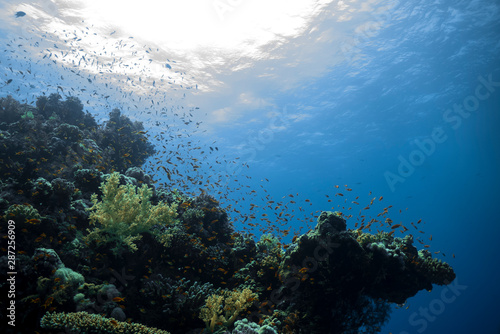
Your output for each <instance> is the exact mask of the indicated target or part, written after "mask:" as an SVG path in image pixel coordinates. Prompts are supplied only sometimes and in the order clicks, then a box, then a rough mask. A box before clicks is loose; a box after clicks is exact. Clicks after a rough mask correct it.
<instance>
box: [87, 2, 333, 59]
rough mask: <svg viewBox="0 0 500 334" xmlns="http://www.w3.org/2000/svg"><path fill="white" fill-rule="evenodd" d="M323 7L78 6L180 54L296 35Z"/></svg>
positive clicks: (302, 4) (281, 4)
mask: <svg viewBox="0 0 500 334" xmlns="http://www.w3.org/2000/svg"><path fill="white" fill-rule="evenodd" d="M325 4H326V3H325V2H322V3H321V4H319V3H318V2H317V1H297V0H295V1H290V0H288V1H285V0H279V1H273V2H269V1H265V0H252V1H243V0H240V1H234V0H231V1H229V0H214V1H185V0H184V1H181V0H179V1H162V0H142V1H123V0H106V1H102V0H86V1H82V2H81V5H82V6H84V8H85V9H84V11H85V14H86V15H88V16H89V19H90V20H94V21H97V22H101V23H103V22H105V23H106V24H108V25H109V26H110V27H116V28H118V29H120V30H122V31H123V32H124V33H126V34H130V35H134V36H136V37H140V38H143V39H145V40H150V41H155V42H156V43H158V44H161V45H164V46H165V47H167V48H171V49H177V50H178V51H182V50H185V51H189V50H193V49H197V48H206V47H214V48H221V49H236V48H240V47H241V46H242V45H245V44H252V45H253V46H254V47H255V46H260V45H264V44H266V43H268V42H270V41H272V40H274V39H279V38H282V37H290V36H294V35H298V34H300V33H301V32H303V31H304V29H306V28H307V25H308V23H309V22H310V20H311V19H312V18H313V17H314V15H315V14H316V13H317V12H318V11H319V10H320V9H321V7H322V6H324V5H325Z"/></svg>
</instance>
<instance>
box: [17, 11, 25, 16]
mask: <svg viewBox="0 0 500 334" xmlns="http://www.w3.org/2000/svg"><path fill="white" fill-rule="evenodd" d="M24 15H26V13H25V12H21V11H19V12H17V13H16V17H23V16H24Z"/></svg>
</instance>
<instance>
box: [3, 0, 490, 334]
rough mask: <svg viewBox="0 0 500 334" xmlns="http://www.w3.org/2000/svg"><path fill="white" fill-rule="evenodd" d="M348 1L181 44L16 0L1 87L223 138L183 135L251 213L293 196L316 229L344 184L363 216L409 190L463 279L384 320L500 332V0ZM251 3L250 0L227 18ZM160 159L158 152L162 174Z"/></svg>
mask: <svg viewBox="0 0 500 334" xmlns="http://www.w3.org/2000/svg"><path fill="white" fill-rule="evenodd" d="M369 3H371V10H368V11H363V10H362V8H365V6H368V5H369ZM148 5H152V4H148ZM317 5H318V6H319V4H317ZM347 5H348V6H350V7H349V8H350V9H352V10H351V11H349V10H345V9H344V10H341V7H342V6H341V4H340V3H323V5H321V6H320V7H321V11H320V12H318V13H315V14H314V15H313V14H311V15H310V16H307V17H306V20H305V22H306V23H305V25H304V26H303V27H302V28H303V29H300V30H298V31H296V32H294V34H288V35H287V34H284V35H281V36H280V35H278V34H276V35H274V37H273V38H274V39H272V40H271V41H269V42H267V43H260V44H259V43H258V42H256V41H252V40H250V41H249V42H248V43H247V44H246V45H245V48H243V47H241V48H240V49H232V50H227V49H220V48H213V49H210V47H209V46H206V45H204V46H202V47H199V48H196V49H190V50H187V51H186V50H184V51H182V50H181V49H179V48H177V46H176V45H173V44H168V43H165V42H164V41H157V40H148V39H147V38H146V37H144V35H141V36H134V31H125V29H124V28H123V27H119V26H113V23H107V22H105V21H104V22H103V21H100V22H97V21H92V20H93V19H92V18H89V17H86V14H87V12H86V11H85V10H84V9H85V7H84V5H83V3H81V2H75V5H74V6H75V7H74V8H71V5H68V4H63V3H62V1H61V2H60V1H57V0H54V1H41V2H36V3H35V2H33V3H32V2H20V1H5V0H4V1H2V3H1V4H0V7H1V8H0V9H1V14H0V22H2V23H0V46H1V48H0V61H1V62H0V81H1V82H0V96H2V97H4V96H7V95H9V94H10V95H13V96H14V97H15V98H17V99H19V100H24V101H25V102H27V103H32V102H33V101H34V100H35V99H36V96H38V95H40V94H42V93H45V94H50V93H54V92H59V93H60V94H61V95H63V96H69V95H76V96H78V97H80V99H81V100H82V102H83V103H84V106H85V108H86V110H88V111H90V112H92V113H93V114H95V115H96V116H97V117H98V118H101V119H105V117H106V115H107V113H108V112H109V111H110V110H111V108H114V107H119V108H121V109H122V111H123V112H124V113H125V114H127V115H128V116H130V117H131V118H132V119H134V120H140V121H143V122H144V124H145V127H146V129H148V131H150V133H151V134H152V135H154V134H159V133H160V132H161V131H166V130H167V129H170V130H169V131H172V132H171V133H174V134H180V136H179V137H176V138H174V139H173V140H170V141H168V143H166V142H160V141H157V142H155V144H156V145H158V148H160V149H161V145H167V146H168V147H169V148H171V147H174V148H175V147H177V145H178V144H179V143H184V144H186V143H187V141H192V142H193V144H192V146H191V147H194V146H198V145H199V146H203V147H210V146H213V147H215V146H217V148H218V150H213V151H209V150H208V149H207V151H206V152H205V153H200V150H193V151H191V150H190V149H189V147H187V148H181V150H183V149H184V150H185V152H186V154H188V153H189V154H192V155H193V156H195V157H199V158H200V159H203V157H206V160H203V161H205V164H204V165H203V168H205V169H202V170H201V171H198V172H197V173H201V174H202V175H210V174H213V173H219V175H221V178H220V180H219V181H218V182H217V184H215V185H214V187H213V189H211V191H212V192H213V193H216V194H217V192H218V191H220V192H221V194H219V196H221V197H222V196H224V197H222V198H221V200H222V202H223V203H226V204H232V205H233V206H234V207H235V208H238V210H240V212H242V213H245V212H248V210H249V203H250V202H252V203H255V204H257V205H262V203H265V202H266V201H267V200H269V199H271V198H272V199H276V200H280V199H282V198H283V197H284V196H286V198H287V200H288V199H289V198H290V197H288V195H289V194H294V196H295V197H294V198H297V200H296V202H297V203H296V206H294V205H292V204H290V206H289V209H290V210H291V209H292V208H295V209H297V210H296V212H298V214H297V220H296V221H295V222H293V224H294V225H293V227H294V228H299V227H300V226H303V230H302V232H304V231H305V230H306V229H307V227H306V225H309V226H310V227H313V226H314V222H310V221H308V219H309V218H311V217H313V216H314V215H317V214H318V212H319V211H322V210H331V209H332V207H333V209H341V207H342V206H343V205H344V202H343V201H344V200H346V201H347V205H345V208H344V209H343V210H342V211H343V212H345V213H346V214H349V213H351V214H352V215H353V216H354V217H353V218H351V219H350V220H348V227H350V228H354V226H353V225H354V223H355V221H356V216H357V215H358V211H359V209H360V208H359V207H356V208H355V209H352V210H347V209H348V207H349V205H348V204H349V203H350V202H351V201H353V200H354V198H355V197H356V196H359V201H360V202H362V203H361V204H362V205H363V204H364V205H366V203H367V202H369V201H370V199H371V198H373V197H376V198H377V199H378V198H379V197H380V196H383V200H382V201H381V202H380V203H378V202H377V203H376V204H375V205H376V207H373V208H372V209H371V210H379V211H381V209H382V208H383V207H386V206H388V205H392V206H393V207H392V209H391V213H392V214H393V215H392V217H393V220H394V221H396V220H398V221H399V220H401V221H404V222H410V221H413V222H415V221H417V220H419V219H422V220H423V222H424V225H423V227H422V229H423V230H424V231H425V232H426V234H425V235H422V236H421V237H422V239H423V240H425V242H426V243H429V244H430V245H431V247H432V248H431V249H432V251H438V250H439V251H441V252H442V253H445V256H443V254H442V253H441V254H436V255H435V256H437V257H440V258H442V259H443V260H445V261H447V262H449V263H450V264H451V265H452V266H453V267H454V269H455V271H456V274H457V278H456V280H455V282H453V283H452V284H451V285H450V286H448V287H435V288H434V289H433V291H432V292H427V291H421V292H420V293H418V294H417V295H416V296H415V297H413V298H411V299H409V300H408V301H407V304H406V305H404V306H402V307H401V308H399V309H395V310H394V312H393V313H392V317H391V320H390V322H389V323H388V324H387V325H386V327H385V328H384V329H383V331H382V332H383V333H389V332H391V333H394V334H396V333H397V334H403V333H429V334H430V333H471V332H475V333H498V332H500V320H499V318H498V299H499V298H500V289H499V288H498V282H500V270H499V269H498V263H499V261H498V258H497V247H498V238H499V233H500V226H499V224H498V218H497V217H498V211H497V203H498V201H499V200H500V196H499V195H498V193H499V189H500V178H499V177H498V171H499V170H500V149H499V146H498V143H500V132H499V129H500V115H499V112H500V15H499V14H500V4H499V3H498V1H493V0H477V1H435V2H433V3H431V2H428V1H413V0H410V1H406V2H404V3H399V2H396V1H394V2H389V3H385V5H384V4H382V3H380V4H378V3H377V2H369V1H366V2H362V3H360V4H351V3H349V4H347ZM72 9H73V11H71V10H72ZM194 10H195V9H193V11H194ZM262 10H263V11H265V8H262ZM18 11H23V12H25V13H26V15H25V16H21V17H16V15H15V14H16V12H18ZM244 11H245V3H243V2H239V3H238V4H234V6H232V7H231V10H229V11H228V12H226V13H225V15H226V16H225V20H222V21H221V22H220V24H221V25H222V26H224V25H225V24H227V25H229V24H230V22H231V15H242V14H243V13H244ZM207 15H216V13H215V14H214V13H211V14H207ZM342 15H346V19H342V20H340V19H338V18H339V17H341V16H342ZM105 16H106V15H104V17H105ZM131 20H134V18H133V17H132V18H131ZM186 24H188V25H191V26H195V27H196V28H197V29H200V30H202V29H204V27H202V26H196V25H197V22H196V21H194V22H193V21H191V20H190V19H189V17H186ZM312 28H314V30H312ZM179 29H184V28H183V27H179ZM113 31H115V33H113ZM166 33H168V34H175V33H176V32H175V31H169V32H166ZM125 44H128V45H126V46H124V45H125ZM249 50H251V51H252V52H249ZM97 62H99V63H97ZM167 65H168V66H167ZM28 70H29V72H28ZM21 72H22V73H21ZM10 79H12V81H11V82H9V83H7V82H8V80H10ZM195 107H197V108H199V109H195ZM162 111H163V114H162ZM186 113H187V114H186ZM189 113H191V115H189ZM183 116H184V118H183ZM184 122H186V123H189V124H185V123H184ZM197 122H200V123H199V124H198V125H196V123H197ZM186 145H188V144H186ZM183 152H184V151H183ZM237 158H239V159H237ZM233 159H237V160H235V161H236V163H235V164H230V163H228V162H227V161H231V160H233ZM224 160H227V161H226V162H225V161H224ZM151 161H152V162H151V164H146V166H145V168H149V170H150V171H155V172H156V165H155V164H156V163H157V162H156V161H153V160H151ZM216 161H218V162H216ZM243 164H248V166H249V168H247V167H246V165H243ZM208 165H212V166H213V169H208V168H207V166H208ZM179 168H180V169H183V168H184V169H185V170H186V173H188V170H189V168H188V167H186V166H180V167H179ZM398 169H399V170H398ZM227 175H229V176H227ZM158 178H160V179H161V180H162V181H163V182H168V180H167V179H166V177H165V175H161V174H159V173H158ZM266 179H267V180H268V181H267V180H266ZM335 185H340V187H339V189H337V188H335V187H334V186H335ZM345 185H347V187H348V188H350V189H352V191H346V190H345V188H346V186H345ZM195 189H196V187H194V188H193V189H191V190H195ZM249 189H255V190H256V193H251V194H250V193H249ZM339 191H341V192H342V193H343V194H344V195H345V196H344V197H343V198H340V197H338V196H337V197H335V196H334V195H335V194H336V193H337V192H339ZM370 192H371V194H370ZM297 193H298V194H299V195H298V196H297V195H296V194H297ZM325 195H329V196H330V199H333V201H332V202H328V201H327V200H328V198H327V197H326V196H325ZM265 196H268V198H266V197H265ZM243 198H244V200H243ZM306 199H307V200H309V201H305V200H306ZM339 205H340V207H339ZM298 206H301V207H302V208H303V209H304V211H299V209H298ZM399 210H401V211H402V212H401V213H399ZM376 212H378V211H374V212H373V213H374V214H376ZM232 215H234V218H235V219H236V218H237V216H238V215H237V214H236V212H233V213H232ZM235 225H236V227H240V228H243V226H241V223H239V222H238V221H237V222H236V223H235ZM256 233H258V231H257V232H256ZM431 235H432V241H430V240H429V239H430V236H431ZM452 254H454V256H453V255H452Z"/></svg>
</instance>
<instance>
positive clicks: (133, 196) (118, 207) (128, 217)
mask: <svg viewBox="0 0 500 334" xmlns="http://www.w3.org/2000/svg"><path fill="white" fill-rule="evenodd" d="M119 184H120V174H119V173H116V172H115V173H112V174H111V175H110V176H109V177H108V179H107V181H106V182H103V183H102V184H101V187H100V189H101V191H102V194H103V196H102V201H99V200H98V199H97V195H96V194H93V195H92V202H93V204H94V205H93V206H92V207H91V208H90V209H89V211H91V214H90V223H91V224H95V223H96V222H97V223H99V224H100V227H96V228H94V230H92V231H89V232H90V233H89V234H88V235H87V236H86V237H85V239H86V241H92V240H99V241H104V242H113V241H116V242H117V243H118V244H117V246H116V247H115V248H114V249H113V251H114V252H115V253H119V251H120V247H121V246H123V245H127V246H128V247H129V249H130V250H131V251H135V250H137V245H136V244H135V243H134V241H136V240H139V239H140V238H141V233H145V232H149V233H153V231H152V230H151V227H152V226H153V225H156V224H164V225H169V224H171V223H173V222H174V219H175V217H176V215H177V213H176V208H177V206H176V205H175V204H173V205H171V206H169V205H167V204H166V203H163V202H162V203H159V204H158V205H152V204H151V201H150V198H151V196H152V190H151V189H150V188H149V187H148V186H146V185H142V187H140V188H137V187H135V186H132V185H122V186H119Z"/></svg>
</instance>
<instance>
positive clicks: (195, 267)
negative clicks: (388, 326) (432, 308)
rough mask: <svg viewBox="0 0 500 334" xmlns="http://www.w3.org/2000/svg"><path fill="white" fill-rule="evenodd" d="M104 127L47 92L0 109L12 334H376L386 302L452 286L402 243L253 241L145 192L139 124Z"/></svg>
mask: <svg viewBox="0 0 500 334" xmlns="http://www.w3.org/2000/svg"><path fill="white" fill-rule="evenodd" d="M109 116H110V119H109V121H108V122H106V123H105V124H101V125H99V124H98V123H97V122H96V121H95V120H94V118H93V117H92V116H91V115H90V114H88V113H85V112H84V111H83V107H82V104H81V102H80V101H79V100H78V99H77V98H75V97H69V98H67V99H66V100H65V101H63V100H61V97H60V96H59V95H57V94H52V95H50V96H48V97H46V96H41V97H39V98H38V100H37V104H36V107H33V106H28V105H25V104H21V103H19V102H17V101H15V100H14V99H12V98H10V97H7V98H1V99H0V147H1V148H2V149H1V150H0V214H1V216H0V233H3V234H4V235H6V236H7V235H8V234H7V233H8V231H7V229H8V226H11V225H9V223H8V222H9V221H13V222H15V228H16V246H17V249H16V271H17V276H16V311H17V317H18V318H17V321H18V323H22V324H23V331H25V332H31V333H32V332H34V331H37V332H40V333H42V332H44V331H47V330H50V331H51V332H54V331H56V330H62V329H66V330H69V331H72V330H75V331H80V332H84V331H85V332H102V333H118V332H130V333H132V332H133V333H166V331H169V332H170V333H173V334H185V333H190V334H194V333H205V334H208V333H221V334H222V333H225V334H226V333H233V334H275V333H286V334H292V333H294V334H299V333H311V334H314V333H334V334H336V333H376V332H378V331H380V328H381V326H382V325H383V324H384V322H385V321H386V320H387V319H388V316H389V312H390V305H391V304H393V303H398V304H401V303H404V302H405V301H406V300H407V299H408V298H410V297H412V296H414V295H415V294H416V293H417V292H418V291H420V290H424V289H426V290H431V289H432V287H433V285H436V284H437V285H443V284H448V283H450V282H451V281H453V279H454V278H455V273H454V271H453V269H452V268H451V266H450V265H448V264H447V263H445V262H442V261H441V260H438V259H436V258H433V257H432V255H431V252H429V251H427V250H418V249H417V248H416V247H415V246H414V245H413V237H412V236H411V235H406V236H405V237H404V238H397V237H394V236H393V232H391V233H385V232H380V233H377V234H369V233H365V232H363V231H362V230H361V229H358V230H348V229H347V226H346V220H345V219H344V218H343V216H342V215H341V214H340V213H338V212H323V213H321V214H320V216H319V217H318V221H317V225H316V227H315V228H314V229H313V230H311V231H309V232H307V233H306V234H303V235H300V236H299V235H297V236H295V237H294V238H293V239H292V241H291V242H290V243H289V244H284V243H283V242H282V241H280V239H279V238H278V237H280V236H276V235H272V234H270V233H267V234H263V235H261V236H260V239H259V240H258V241H256V240H254V236H253V235H251V234H249V233H242V232H238V231H236V230H235V229H234V227H233V225H232V222H231V220H230V217H229V215H228V212H227V211H226V209H225V208H223V207H221V205H220V204H219V202H218V201H217V199H216V198H214V197H213V196H211V195H209V194H207V193H206V192H204V191H203V189H202V190H201V193H199V195H197V196H195V195H194V194H191V195H187V194H184V193H182V192H181V191H179V190H176V189H170V188H168V187H166V185H164V184H160V185H159V186H158V185H157V183H155V180H154V179H153V177H152V176H150V175H148V174H147V173H145V172H144V171H143V170H142V169H141V168H140V167H141V164H142V163H144V161H145V160H146V158H147V157H149V156H150V155H151V154H153V153H154V149H153V147H152V145H151V144H150V143H149V142H148V140H147V138H148V137H147V133H146V131H143V127H142V124H140V123H138V122H132V121H131V120H130V119H128V118H127V117H125V116H124V115H122V114H121V112H120V111H119V110H116V109H115V110H113V111H111V113H110V115H109ZM200 184H201V183H200ZM283 219H284V218H283ZM287 219H292V218H291V216H289V218H287ZM250 220H252V218H250ZM287 224H293V221H288V222H287ZM287 233H288V232H287ZM7 240H8V239H7V238H2V239H1V242H2V247H3V248H5V249H7V244H6V242H7ZM8 261H9V258H8V256H7V255H6V253H3V254H2V255H1V256H0V271H2V272H7V271H8V270H7V268H8ZM8 288H9V286H8V284H7V283H6V281H5V280H4V281H3V282H0V294H2V296H6V295H7V292H8ZM6 303H7V301H5V300H4V299H1V300H0V307H2V308H5V307H7V304H6ZM40 320H41V321H40ZM139 323H140V324H142V325H140V324H139ZM0 326H2V327H1V328H0V329H1V331H2V332H7V330H8V328H5V326H6V322H3V323H2V325H0ZM146 326H149V327H156V328H158V329H152V328H148V327H146ZM42 329H43V330H42Z"/></svg>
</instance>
